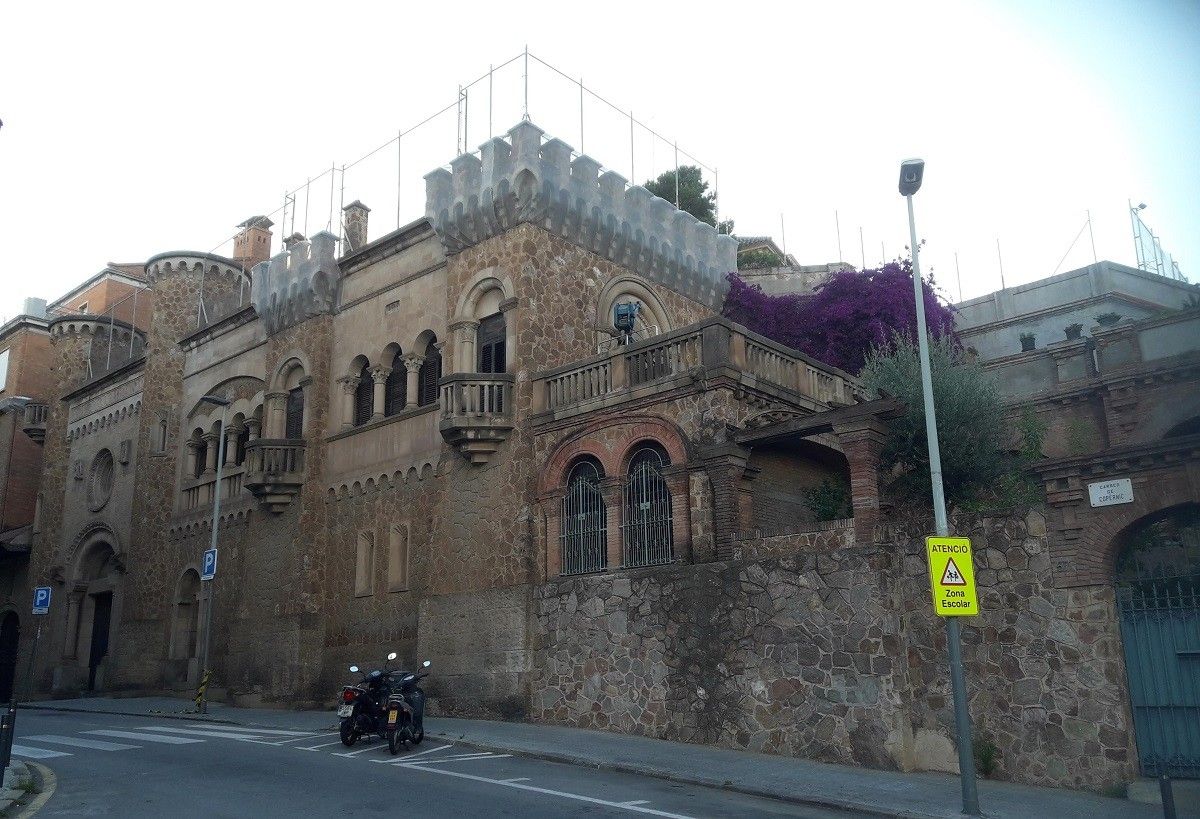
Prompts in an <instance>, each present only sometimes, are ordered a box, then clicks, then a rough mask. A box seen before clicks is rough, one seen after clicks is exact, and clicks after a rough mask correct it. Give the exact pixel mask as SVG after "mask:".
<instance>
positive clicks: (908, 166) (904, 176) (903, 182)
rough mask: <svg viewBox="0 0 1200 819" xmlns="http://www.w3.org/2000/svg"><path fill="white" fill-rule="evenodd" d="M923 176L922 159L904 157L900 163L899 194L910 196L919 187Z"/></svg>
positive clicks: (923, 163) (923, 164)
mask: <svg viewBox="0 0 1200 819" xmlns="http://www.w3.org/2000/svg"><path fill="white" fill-rule="evenodd" d="M924 176H925V160H924V159H906V160H904V161H903V162H901V163H900V195H901V196H912V195H913V194H914V193H916V192H917V191H919V190H920V189H921V179H922V178H923V177H924Z"/></svg>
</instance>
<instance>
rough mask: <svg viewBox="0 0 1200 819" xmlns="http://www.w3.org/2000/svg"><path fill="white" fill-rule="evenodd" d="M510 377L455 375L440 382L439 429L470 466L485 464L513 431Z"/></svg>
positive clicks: (485, 374) (476, 374) (502, 374)
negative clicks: (440, 408) (440, 415)
mask: <svg viewBox="0 0 1200 819" xmlns="http://www.w3.org/2000/svg"><path fill="white" fill-rule="evenodd" d="M514 383H515V377H514V376H513V374H512V373H454V374H452V375H448V376H446V377H445V378H443V379H442V380H441V388H442V418H441V421H440V422H439V425H438V426H439V429H440V430H441V433H442V437H443V438H444V439H445V440H446V442H447V443H448V444H450V445H451V446H453V447H455V448H457V449H458V451H459V452H461V453H462V454H463V455H465V456H466V457H467V458H468V459H469V460H470V461H471V463H474V464H482V463H487V461H488V459H489V458H491V456H492V454H493V453H495V451H496V450H497V449H498V448H499V446H500V444H501V443H502V442H503V441H504V439H505V438H507V437H508V434H509V433H510V432H512V428H513V385H514Z"/></svg>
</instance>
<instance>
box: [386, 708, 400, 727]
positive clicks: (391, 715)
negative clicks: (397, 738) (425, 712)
mask: <svg viewBox="0 0 1200 819" xmlns="http://www.w3.org/2000/svg"><path fill="white" fill-rule="evenodd" d="M399 716H400V712H399V711H397V710H396V709H395V708H393V709H392V710H391V711H388V725H395V724H396V718H397V717H399Z"/></svg>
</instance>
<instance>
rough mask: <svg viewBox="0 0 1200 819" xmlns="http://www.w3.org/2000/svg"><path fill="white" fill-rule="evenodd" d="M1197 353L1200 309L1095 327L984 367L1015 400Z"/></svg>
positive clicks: (1122, 374)
mask: <svg viewBox="0 0 1200 819" xmlns="http://www.w3.org/2000/svg"><path fill="white" fill-rule="evenodd" d="M1193 356H1200V309H1193V310H1180V311H1178V312H1175V313H1168V314H1166V315H1163V316H1158V317H1156V318H1150V319H1143V320H1142V321H1139V322H1133V321H1125V322H1122V323H1120V324H1116V325H1113V326H1109V327H1093V328H1091V335H1090V336H1085V337H1084V338H1079V339H1072V340H1069V341H1058V342H1054V343H1052V344H1048V345H1047V346H1045V347H1042V348H1039V349H1036V350H1030V351H1029V352H1023V353H1017V354H1015V355H1010V356H1005V357H1004V358H998V359H994V360H991V361H987V362H984V364H983V367H984V369H985V370H987V371H988V372H990V373H992V374H993V375H994V376H995V377H996V379H997V381H998V383H999V386H1000V392H1001V394H1002V395H1003V396H1004V397H1005V398H1006V399H1008V400H1009V401H1013V400H1015V399H1020V398H1025V397H1028V396H1032V395H1037V394H1039V393H1050V392H1052V391H1054V390H1057V389H1059V388H1060V387H1062V388H1064V389H1075V388H1077V387H1079V386H1080V385H1082V384H1085V383H1087V379H1093V378H1112V377H1124V376H1125V375H1126V374H1128V373H1132V372H1135V371H1137V370H1138V369H1139V368H1143V367H1147V366H1152V367H1156V368H1157V367H1161V366H1169V365H1170V364H1171V362H1173V361H1178V360H1185V359H1186V360H1190V357H1193Z"/></svg>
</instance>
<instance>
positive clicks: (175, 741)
mask: <svg viewBox="0 0 1200 819" xmlns="http://www.w3.org/2000/svg"><path fill="white" fill-rule="evenodd" d="M83 733H85V734H96V735H97V736H102V737H117V738H118V739H136V740H139V741H142V742H163V743H166V744H167V745H185V744H187V743H190V742H203V741H204V740H202V739H192V738H191V737H168V736H163V735H161V734H135V733H133V732H132V731H99V730H97V731H84V732H83Z"/></svg>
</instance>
